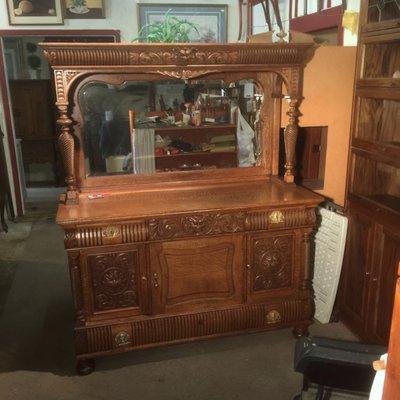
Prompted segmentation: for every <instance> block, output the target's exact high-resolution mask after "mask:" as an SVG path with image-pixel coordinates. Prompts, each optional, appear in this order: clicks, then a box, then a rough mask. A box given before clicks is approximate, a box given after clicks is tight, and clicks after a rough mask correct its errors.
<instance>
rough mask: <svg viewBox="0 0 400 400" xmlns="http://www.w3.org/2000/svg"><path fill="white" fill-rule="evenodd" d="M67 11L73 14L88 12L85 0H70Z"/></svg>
mask: <svg viewBox="0 0 400 400" xmlns="http://www.w3.org/2000/svg"><path fill="white" fill-rule="evenodd" d="M69 11H71V12H73V13H75V14H85V13H87V12H89V9H88V8H87V6H86V0H71V3H70V7H69Z"/></svg>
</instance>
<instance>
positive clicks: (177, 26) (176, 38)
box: [134, 10, 200, 43]
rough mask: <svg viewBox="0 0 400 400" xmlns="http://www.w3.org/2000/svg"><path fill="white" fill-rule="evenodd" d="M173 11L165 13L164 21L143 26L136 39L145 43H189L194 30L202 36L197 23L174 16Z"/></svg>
mask: <svg viewBox="0 0 400 400" xmlns="http://www.w3.org/2000/svg"><path fill="white" fill-rule="evenodd" d="M171 11H172V10H168V11H167V12H166V13H165V15H164V20H163V21H160V22H155V23H153V24H149V25H145V26H143V27H142V29H140V31H139V35H138V37H137V38H135V39H134V41H140V42H145V43H146V42H147V43H188V42H190V34H191V33H193V32H195V33H197V34H198V35H199V37H200V32H199V30H198V29H197V26H196V24H194V23H192V22H189V21H187V20H182V19H179V18H177V17H174V16H172V15H171Z"/></svg>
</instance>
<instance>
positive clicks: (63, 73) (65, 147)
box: [44, 51, 78, 204]
mask: <svg viewBox="0 0 400 400" xmlns="http://www.w3.org/2000/svg"><path fill="white" fill-rule="evenodd" d="M44 54H45V56H46V57H47V59H48V60H49V62H50V63H52V62H53V61H54V60H55V58H54V57H55V55H54V54H53V53H52V52H50V53H49V52H46V51H45V52H44ZM76 74H77V73H76V71H73V70H61V69H55V70H54V83H55V90H56V96H57V101H56V106H57V109H58V112H59V117H58V120H57V124H58V125H60V127H61V130H60V135H59V137H58V143H59V146H60V151H61V157H62V160H63V164H64V169H65V176H66V178H65V182H66V184H67V193H66V196H65V204H76V203H78V190H77V186H76V178H75V140H74V137H73V136H72V123H73V122H72V119H71V117H70V115H69V102H68V87H69V84H70V83H71V80H72V79H73V77H74V76H75V75H76Z"/></svg>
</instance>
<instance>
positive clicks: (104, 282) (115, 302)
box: [88, 252, 138, 311]
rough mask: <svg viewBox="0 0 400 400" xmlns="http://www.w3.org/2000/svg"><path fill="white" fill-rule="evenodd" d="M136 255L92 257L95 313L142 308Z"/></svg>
mask: <svg viewBox="0 0 400 400" xmlns="http://www.w3.org/2000/svg"><path fill="white" fill-rule="evenodd" d="M136 264H137V262H136V260H135V255H134V252H123V253H108V254H101V255H93V256H92V255H91V256H88V265H89V269H90V273H91V280H92V287H93V297H94V310H95V311H104V310H111V309H118V308H125V307H137V306H138V289H137V285H136V271H135V266H136Z"/></svg>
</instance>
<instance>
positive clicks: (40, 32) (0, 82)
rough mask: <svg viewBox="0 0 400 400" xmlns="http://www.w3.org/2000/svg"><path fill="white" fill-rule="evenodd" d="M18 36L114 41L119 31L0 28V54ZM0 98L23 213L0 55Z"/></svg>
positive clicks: (18, 203) (18, 210)
mask: <svg viewBox="0 0 400 400" xmlns="http://www.w3.org/2000/svg"><path fill="white" fill-rule="evenodd" d="M16 36H18V37H20V36H46V37H49V36H54V37H60V36H61V37H66V36H71V37H73V36H93V37H97V36H110V37H112V38H113V39H114V42H116V43H119V42H120V41H121V33H120V31H119V30H115V29H68V30H67V29H0V55H3V54H4V45H3V39H5V38H9V37H16ZM0 92H1V94H0V100H1V101H2V103H3V108H4V120H5V131H6V132H5V134H6V135H7V141H8V148H9V156H10V161H11V174H12V179H13V186H14V195H15V205H16V215H17V216H19V217H20V216H22V215H23V214H24V201H23V197H22V191H21V175H20V171H19V168H18V161H17V151H16V143H15V139H16V137H15V129H14V120H13V116H12V109H11V96H10V89H9V86H8V77H7V70H6V65H5V59H4V57H0Z"/></svg>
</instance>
